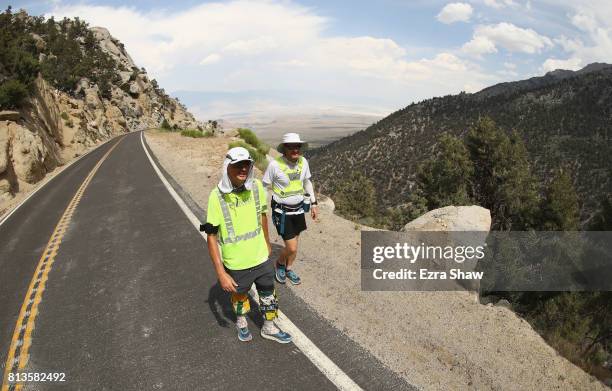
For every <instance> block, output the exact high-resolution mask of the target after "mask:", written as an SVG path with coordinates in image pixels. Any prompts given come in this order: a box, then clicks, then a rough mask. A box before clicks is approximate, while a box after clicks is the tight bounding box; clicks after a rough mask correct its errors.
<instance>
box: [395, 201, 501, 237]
mask: <svg viewBox="0 0 612 391" xmlns="http://www.w3.org/2000/svg"><path fill="white" fill-rule="evenodd" d="M490 229H491V213H490V212H489V210H488V209H485V208H483V207H480V206H478V205H472V206H447V207H444V208H440V209H435V210H432V211H429V212H427V213H425V214H424V215H423V216H420V217H418V218H416V219H414V220H412V221H411V222H409V223H408V224H406V225H405V226H404V229H403V231H487V232H488V231H489V230H490Z"/></svg>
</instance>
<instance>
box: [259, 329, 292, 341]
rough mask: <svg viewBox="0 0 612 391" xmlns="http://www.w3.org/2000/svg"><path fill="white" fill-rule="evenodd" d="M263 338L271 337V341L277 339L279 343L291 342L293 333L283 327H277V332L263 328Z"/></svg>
mask: <svg viewBox="0 0 612 391" xmlns="http://www.w3.org/2000/svg"><path fill="white" fill-rule="evenodd" d="M261 336H262V338H265V339H269V340H271V341H276V342H278V343H289V342H291V335H289V333H285V332H284V331H282V330H281V329H278V328H277V332H276V333H275V334H268V333H266V332H264V330H263V329H261Z"/></svg>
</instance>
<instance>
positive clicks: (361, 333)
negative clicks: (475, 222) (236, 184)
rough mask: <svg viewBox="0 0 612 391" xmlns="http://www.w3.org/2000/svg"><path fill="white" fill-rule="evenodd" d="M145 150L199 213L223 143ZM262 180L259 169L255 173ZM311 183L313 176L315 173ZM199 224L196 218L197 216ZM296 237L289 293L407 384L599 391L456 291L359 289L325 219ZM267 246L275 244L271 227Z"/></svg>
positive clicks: (356, 270) (167, 141)
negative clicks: (294, 276)
mask: <svg viewBox="0 0 612 391" xmlns="http://www.w3.org/2000/svg"><path fill="white" fill-rule="evenodd" d="M146 138H147V142H148V144H149V146H150V147H151V149H152V150H153V152H154V153H155V155H156V156H157V158H158V160H159V162H160V163H161V164H162V165H163V167H164V168H165V169H166V171H167V172H168V173H170V175H172V176H173V177H174V179H175V180H176V181H177V182H178V183H179V184H180V185H181V187H183V189H184V190H185V191H186V192H188V193H189V194H190V195H191V197H192V198H193V199H194V201H195V202H197V203H198V204H199V205H200V207H202V208H203V209H205V208H206V204H207V199H208V194H209V192H210V191H211V190H212V189H213V188H214V186H216V184H217V182H218V180H219V176H220V169H221V164H222V161H223V158H224V156H225V152H226V151H227V144H228V142H229V141H230V139H229V138H227V137H214V138H202V139H193V138H188V137H182V136H180V135H179V134H176V133H159V132H153V131H148V132H146ZM257 176H258V177H259V178H261V172H258V173H257ZM313 179H314V183H315V186H316V173H314V177H313ZM201 218H202V219H204V217H203V216H202V217H201ZM307 224H308V226H309V228H308V231H306V232H305V233H304V234H303V235H302V237H301V238H300V246H299V254H298V258H297V261H296V267H295V268H296V271H297V272H298V274H299V275H300V276H301V277H302V281H303V282H302V284H301V285H299V286H290V289H292V291H293V292H294V293H295V294H296V295H297V296H299V297H300V298H302V299H303V300H304V301H305V302H306V303H309V306H310V307H311V308H312V309H313V310H314V311H316V312H317V313H319V314H320V315H321V316H323V317H324V318H326V319H328V320H329V321H331V322H332V324H334V325H335V326H336V327H337V328H338V329H339V330H342V331H343V332H345V333H346V334H347V335H348V336H349V337H350V338H352V339H353V340H355V341H356V342H357V343H358V344H359V345H361V346H362V347H364V348H365V349H366V350H368V351H370V352H371V353H372V354H373V355H374V356H376V357H377V358H378V359H380V360H381V361H382V362H383V363H385V364H386V365H387V366H388V367H389V368H390V369H392V370H393V371H395V372H396V373H398V374H400V375H401V376H403V377H404V378H405V379H406V380H407V381H409V382H410V383H411V384H415V385H417V386H419V387H421V388H423V389H435V390H450V389H452V390H468V389H469V390H533V389H538V390H568V389H569V390H606V389H608V388H607V387H605V386H604V385H603V384H602V383H600V382H598V381H597V380H596V379H595V378H594V377H592V376H590V375H588V374H587V373H585V372H584V371H582V370H581V369H580V368H578V367H577V366H575V365H573V364H572V363H570V362H569V361H568V360H566V359H565V358H563V357H561V356H559V355H558V354H557V353H556V351H555V350H554V349H553V348H551V347H550V346H548V345H547V344H546V342H545V341H544V340H543V339H542V338H541V337H540V336H539V335H538V334H537V333H536V332H535V331H534V330H533V329H532V328H531V326H530V325H529V324H528V323H527V322H526V321H524V320H523V319H521V318H519V317H518V316H517V315H515V314H514V313H513V312H512V311H510V310H508V309H506V308H503V307H495V306H491V305H486V306H485V305H481V304H479V303H477V302H476V300H475V298H474V296H473V295H472V294H469V293H465V292H363V291H361V279H360V265H359V263H360V262H359V260H360V231H361V229H368V228H366V227H361V226H359V225H356V224H355V223H353V222H350V221H347V220H345V219H343V218H341V217H339V216H336V215H335V214H333V212H332V211H331V209H330V208H327V207H325V206H324V205H323V206H322V208H321V216H320V218H319V220H318V221H316V222H313V221H312V220H311V219H310V218H309V217H308V218H307ZM270 234H271V238H272V240H273V242H274V243H276V244H279V245H282V241H281V240H280V238H279V237H278V235H276V232H274V229H273V228H272V227H271V232H270Z"/></svg>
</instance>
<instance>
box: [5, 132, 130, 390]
mask: <svg viewBox="0 0 612 391" xmlns="http://www.w3.org/2000/svg"><path fill="white" fill-rule="evenodd" d="M124 137H125V136H123V137H121V138H120V139H119V141H117V142H116V143H115V145H113V146H112V147H111V148H110V149H109V150H108V151H107V152H106V153H105V154H104V156H102V158H101V159H100V160H99V161H98V163H97V164H96V165H95V166H94V168H93V169H92V170H91V171H90V172H89V174H88V175H87V177H86V178H85V180H84V181H83V183H81V186H80V187H79V189H78V190H77V192H76V194H75V195H74V197H72V200H71V201H70V203H69V204H68V207H67V208H66V210H65V211H64V213H63V215H62V217H61V218H60V220H59V222H58V223H57V225H56V226H55V229H54V230H53V233H52V234H51V238H50V239H49V241H48V242H47V246H46V247H45V250H44V251H43V253H42V256H41V257H40V260H39V261H38V266H37V267H36V270H35V271H34V277H32V281H30V286H29V287H28V292H27V294H26V297H25V300H24V302H23V304H22V305H21V310H20V311H19V317H18V318H17V324H16V325H15V331H14V332H13V338H12V340H11V345H10V348H9V353H8V356H7V358H6V365H5V368H4V377H3V378H2V379H3V381H2V391H9V390H10V391H12V390H15V391H19V390H21V388H22V387H23V383H14V382H12V383H9V381H8V378H9V374H10V373H17V372H20V371H22V370H23V369H24V368H25V366H26V364H27V363H28V358H29V355H28V351H29V349H30V346H31V345H32V331H33V330H34V321H35V320H36V315H38V305H39V304H40V302H41V300H42V295H43V292H44V290H45V284H46V283H47V279H48V278H49V271H51V266H52V265H53V262H54V261H55V256H56V255H57V252H58V250H59V247H60V244H61V243H62V238H63V237H64V233H65V232H66V230H67V229H68V227H69V225H70V221H71V220H72V215H73V214H74V211H75V209H76V207H77V206H78V204H79V202H80V201H81V197H82V196H83V193H84V192H85V189H86V188H87V186H88V185H89V183H90V182H91V180H92V178H93V177H94V175H95V174H96V172H97V171H98V169H99V168H100V166H101V165H102V163H103V162H104V160H106V158H107V157H108V156H109V155H110V153H111V152H112V151H113V150H114V149H115V147H117V145H119V143H120V142H121V141H122V140H123V138H124ZM54 372H55V371H54Z"/></svg>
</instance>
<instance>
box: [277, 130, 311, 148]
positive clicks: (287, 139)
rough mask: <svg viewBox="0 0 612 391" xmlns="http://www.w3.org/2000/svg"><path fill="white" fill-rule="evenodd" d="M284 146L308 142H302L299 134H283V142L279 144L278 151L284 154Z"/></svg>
mask: <svg viewBox="0 0 612 391" xmlns="http://www.w3.org/2000/svg"><path fill="white" fill-rule="evenodd" d="M284 144H306V141H302V140H301V139H300V135H299V134H297V133H285V134H283V141H281V143H280V144H278V147H276V150H277V151H279V152H281V153H282V152H283V145H284Z"/></svg>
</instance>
